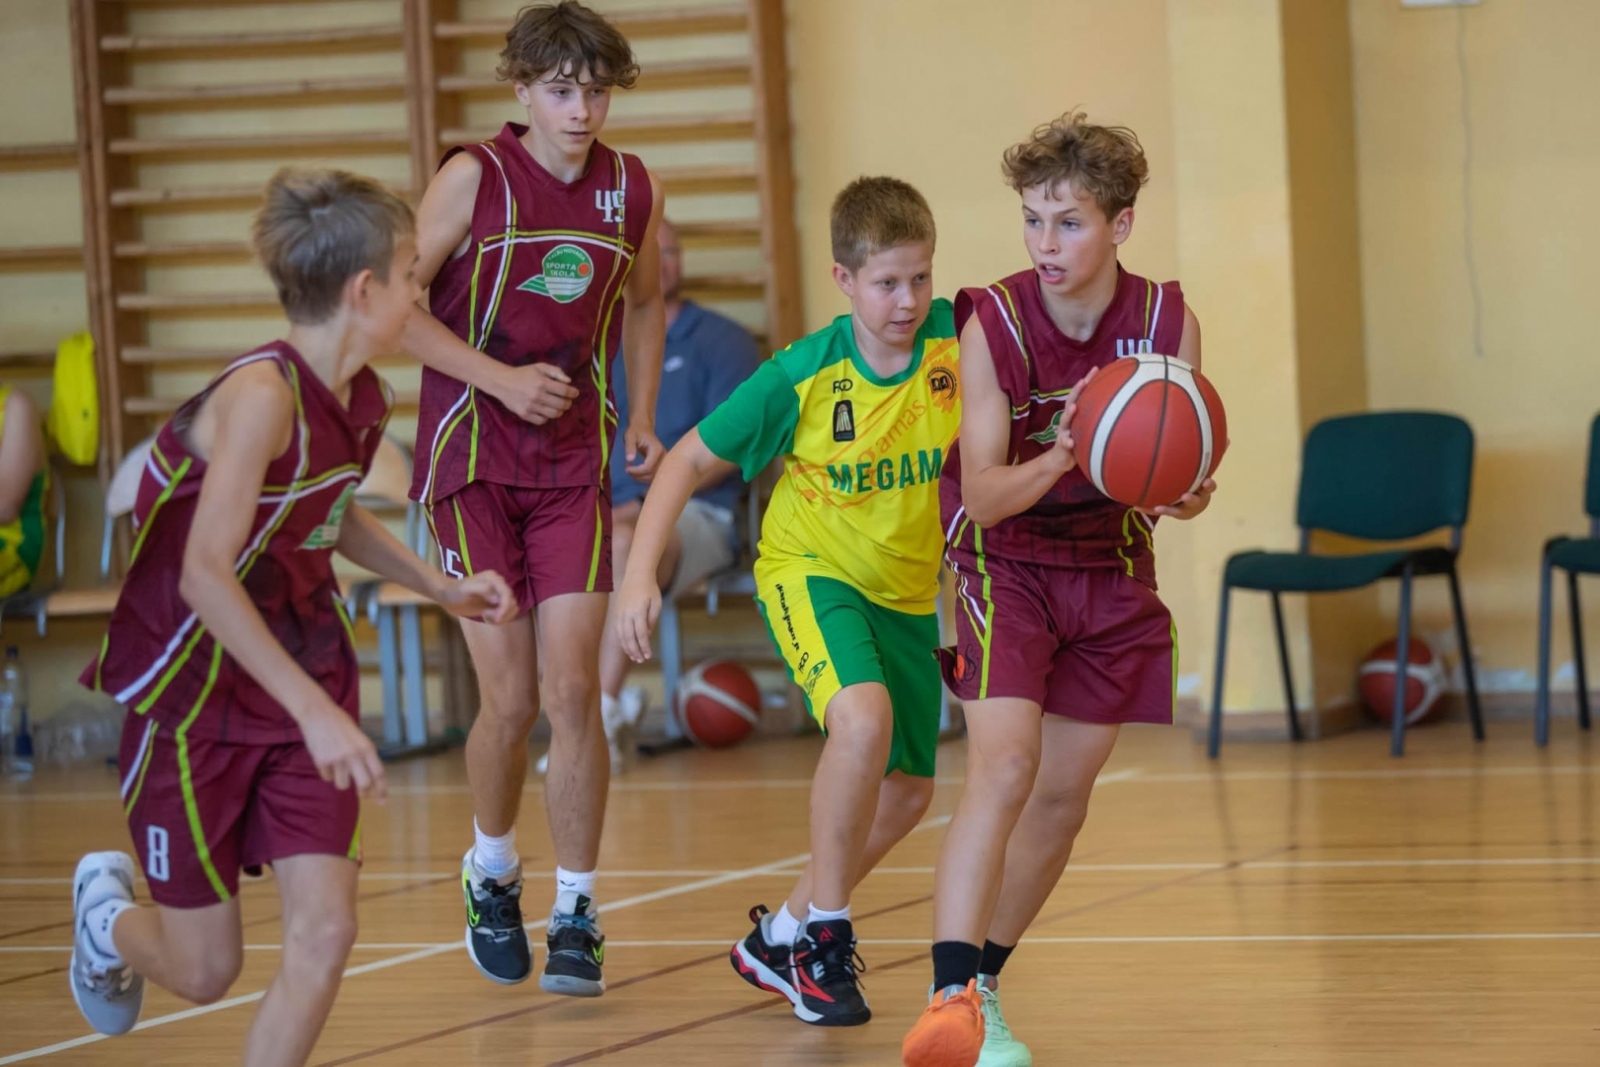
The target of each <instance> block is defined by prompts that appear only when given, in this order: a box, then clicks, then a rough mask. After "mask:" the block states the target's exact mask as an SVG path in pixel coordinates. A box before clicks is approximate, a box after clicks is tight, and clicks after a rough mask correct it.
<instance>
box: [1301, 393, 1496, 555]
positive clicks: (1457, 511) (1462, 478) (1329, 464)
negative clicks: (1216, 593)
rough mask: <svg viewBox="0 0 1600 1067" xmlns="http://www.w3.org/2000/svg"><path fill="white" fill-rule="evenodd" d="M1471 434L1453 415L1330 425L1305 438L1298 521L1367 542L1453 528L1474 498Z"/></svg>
mask: <svg viewBox="0 0 1600 1067" xmlns="http://www.w3.org/2000/svg"><path fill="white" fill-rule="evenodd" d="M1472 450H1473V442H1472V427H1471V426H1469V425H1467V422H1466V420H1464V419H1461V418H1459V417H1457V416H1455V415H1445V414H1441V413H1437V412H1428V411H1385V412H1371V413H1366V414H1360V415H1343V416H1340V417H1338V418H1332V419H1326V420H1324V421H1322V422H1319V423H1317V425H1315V426H1313V427H1312V428H1311V433H1310V434H1309V435H1307V437H1306V444H1305V451H1304V455H1303V460H1302V465H1301V469H1300V499H1299V505H1298V508H1297V521H1298V522H1299V525H1300V527H1301V529H1302V530H1304V531H1310V530H1326V531H1329V532H1330V533H1337V534H1342V535H1344V536H1346V537H1356V538H1361V539H1363V540H1368V541H1402V540H1405V539H1407V538H1411V537H1416V536H1418V535H1420V534H1425V533H1428V532H1430V531H1432V530H1438V529H1441V528H1443V527H1447V526H1448V527H1450V528H1451V529H1452V531H1453V532H1454V533H1455V534H1456V536H1457V538H1458V539H1459V536H1460V530H1461V527H1462V526H1464V525H1466V521H1467V510H1468V505H1469V503H1470V500H1471V495H1472Z"/></svg>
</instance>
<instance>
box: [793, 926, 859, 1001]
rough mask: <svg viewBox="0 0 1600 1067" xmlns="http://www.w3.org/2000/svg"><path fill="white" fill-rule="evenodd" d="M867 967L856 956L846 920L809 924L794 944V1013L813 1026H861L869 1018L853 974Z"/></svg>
mask: <svg viewBox="0 0 1600 1067" xmlns="http://www.w3.org/2000/svg"><path fill="white" fill-rule="evenodd" d="M866 969H867V965H866V964H864V963H862V962H861V957H860V956H858V955H856V934H855V929H854V928H853V927H852V926H851V925H850V920H849V919H835V920H833V921H832V922H824V923H811V924H809V925H808V926H807V927H806V929H805V933H804V935H802V936H801V938H800V940H799V941H798V942H797V943H796V944H795V946H794V958H793V963H792V965H791V967H790V974H792V975H793V979H792V982H793V984H794V988H795V990H796V991H797V992H798V993H799V997H798V998H796V999H795V1000H794V1013H795V1014H796V1015H797V1016H799V1017H800V1019H801V1021H803V1022H808V1023H811V1024H813V1025H815V1026H860V1025H861V1024H862V1023H864V1022H866V1021H867V1020H869V1019H871V1018H872V1009H871V1008H869V1007H868V1006H867V998H866V997H865V996H863V995H862V992H861V986H860V984H859V983H858V982H857V980H856V975H857V974H859V973H860V972H862V971H865V970H866Z"/></svg>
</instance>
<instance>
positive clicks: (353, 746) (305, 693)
mask: <svg viewBox="0 0 1600 1067" xmlns="http://www.w3.org/2000/svg"><path fill="white" fill-rule="evenodd" d="M293 430H294V396H293V394H292V393H291V392H290V389H289V386H288V383H287V382H285V381H284V380H283V377H282V375H281V374H279V372H278V371H277V370H276V368H274V367H273V366H272V365H270V364H268V363H259V364H256V365H254V366H248V367H242V368H240V369H239V370H238V371H236V372H234V373H233V374H231V375H229V376H228V377H227V378H226V379H224V380H223V382H222V384H221V385H220V386H218V388H217V391H216V392H215V393H214V394H212V396H211V398H210V399H209V400H207V401H206V403H205V405H204V406H203V407H202V409H201V412H200V414H199V416H198V417H197V418H196V420H195V427H194V431H193V436H194V440H193V441H192V442H191V443H190V444H191V448H192V450H193V451H194V452H195V453H196V454H197V455H199V456H200V457H201V458H203V459H205V460H206V462H207V467H206V474H205V478H204V480H202V481H201V483H200V497H199V500H198V501H197V503H196V505H195V512H194V524H193V526H192V527H191V528H190V532H189V540H188V544H187V545H186V547H185V549H184V554H183V576H182V578H181V579H180V581H179V583H178V593H179V595H180V596H182V597H183V599H184V600H185V601H186V602H187V603H188V605H189V606H190V607H191V608H193V609H194V613H195V614H196V615H197V616H198V617H199V619H200V622H201V623H202V624H204V625H205V627H206V628H207V629H208V630H210V631H211V633H212V634H213V635H214V636H215V637H216V639H217V641H219V642H220V643H221V644H222V647H223V649H225V650H226V651H227V653H228V654H229V655H230V656H232V657H233V658H234V659H235V660H237V661H238V663H239V665H240V666H242V667H243V668H244V669H245V670H246V671H248V672H250V676H251V677H252V678H254V679H255V680H256V681H257V682H258V683H259V684H260V685H261V687H262V688H263V689H265V690H266V691H267V692H268V693H269V694H270V695H271V696H272V698H273V699H274V700H276V701H277V702H278V703H279V704H281V705H283V708H284V710H286V711H287V712H288V713H289V714H290V715H291V716H292V717H293V718H294V721H295V722H296V723H297V724H298V725H299V727H300V731H301V733H303V734H304V735H305V739H306V748H307V749H308V750H309V751H310V753H311V758H312V759H313V760H314V761H315V762H316V765H317V770H318V771H319V772H320V773H321V774H322V777H323V778H324V779H326V780H328V781H331V782H333V783H334V784H335V785H336V786H338V787H339V788H340V789H345V788H348V787H349V786H350V785H352V784H354V785H355V786H356V788H357V789H359V790H360V791H361V793H362V795H363V796H371V797H374V798H375V799H380V800H381V799H382V798H383V795H384V776H383V765H382V764H381V763H379V762H378V753H377V750H376V749H374V748H373V745H372V742H371V741H370V740H368V738H367V736H366V734H364V733H362V732H361V730H360V728H359V727H358V726H357V725H356V724H355V722H354V721H352V720H351V718H350V716H349V715H347V714H346V713H345V711H344V709H343V708H341V707H339V706H338V705H337V704H335V703H334V702H333V700H332V698H330V697H329V696H328V694H327V692H325V691H324V690H323V688H322V687H321V686H320V685H318V684H317V683H316V682H315V681H313V680H312V678H311V676H310V675H308V674H307V673H306V672H305V670H304V669H303V668H302V667H301V666H300V665H299V664H298V663H296V662H295V660H294V657H292V656H290V655H289V653H288V652H287V651H285V649H284V647H283V646H282V645H281V644H279V643H278V641H277V639H276V638H274V637H273V636H272V631H271V630H269V629H267V624H266V622H265V620H263V619H262V617H261V612H260V611H259V610H257V608H256V606H255V604H254V602H252V601H251V599H250V595H249V594H248V593H246V592H245V589H244V586H243V585H242V584H241V583H240V581H239V576H238V572H237V570H236V566H237V561H238V559H239V556H240V554H241V552H242V551H243V550H244V546H245V540H246V539H247V538H248V537H249V536H250V528H251V522H252V520H253V519H254V518H255V514H256V506H257V500H258V499H259V497H260V496H261V486H262V484H263V482H264V481H265V479H266V473H267V467H268V466H269V465H270V464H271V463H272V460H273V459H274V458H275V457H277V456H280V455H282V454H283V452H284V450H285V449H287V448H288V447H289V440H290V434H291V433H292V432H293Z"/></svg>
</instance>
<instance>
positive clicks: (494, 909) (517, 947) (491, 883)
mask: <svg viewBox="0 0 1600 1067" xmlns="http://www.w3.org/2000/svg"><path fill="white" fill-rule="evenodd" d="M475 851H476V850H470V849H469V850H468V852H467V854H466V855H465V856H463V857H462V859H461V894H462V896H464V897H466V899H467V955H469V956H471V957H472V962H473V963H475V964H476V965H477V967H478V970H479V971H481V972H483V976H484V977H485V978H487V979H489V981H491V982H498V983H500V984H501V985H516V984H517V983H518V982H525V981H527V980H528V975H530V974H532V973H533V953H532V950H530V949H529V948H528V932H527V931H526V930H524V929H523V928H522V868H521V866H518V867H517V869H516V872H515V873H514V874H512V875H511V876H510V877H509V878H507V877H506V876H504V875H502V876H501V877H500V878H498V879H497V878H491V877H490V876H489V875H487V874H484V873H483V871H481V870H479V869H478V865H477V863H476V861H475V860H474V859H473V853H474V852H475Z"/></svg>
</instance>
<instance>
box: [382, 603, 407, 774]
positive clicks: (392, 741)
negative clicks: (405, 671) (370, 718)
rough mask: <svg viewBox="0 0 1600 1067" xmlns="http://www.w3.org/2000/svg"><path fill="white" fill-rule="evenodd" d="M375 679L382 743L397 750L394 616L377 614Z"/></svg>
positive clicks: (400, 736) (401, 738) (401, 729)
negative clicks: (378, 686)
mask: <svg viewBox="0 0 1600 1067" xmlns="http://www.w3.org/2000/svg"><path fill="white" fill-rule="evenodd" d="M378 676H379V678H380V679H381V680H382V682H383V743H384V744H385V745H388V746H391V747H398V746H399V745H401V744H403V743H404V742H405V724H404V720H403V719H402V717H401V716H402V709H401V706H400V663H399V653H398V650H397V647H396V634H395V625H394V612H393V611H392V610H390V609H387V608H385V609H382V610H380V611H379V612H378Z"/></svg>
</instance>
